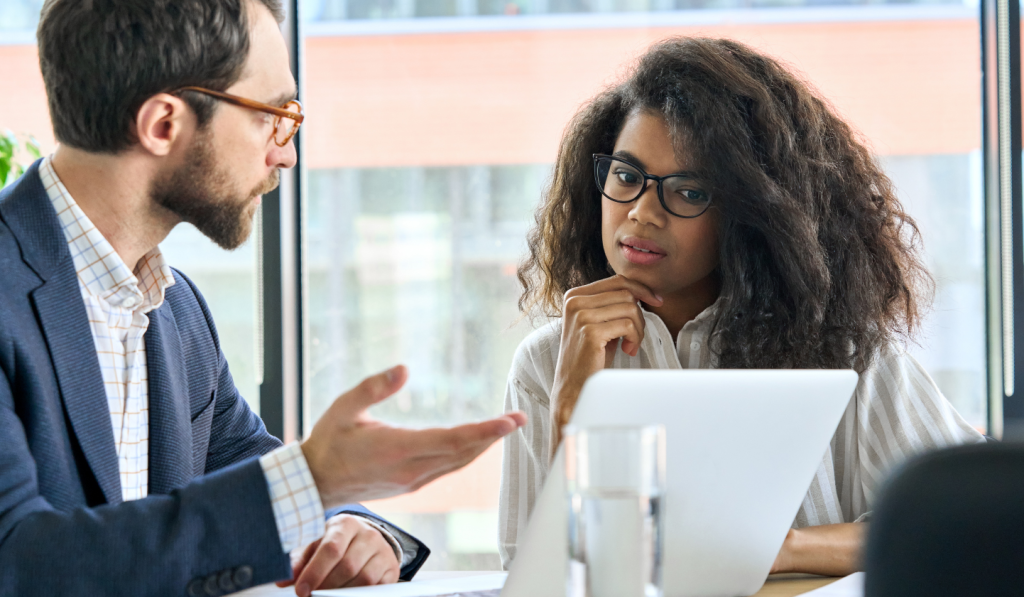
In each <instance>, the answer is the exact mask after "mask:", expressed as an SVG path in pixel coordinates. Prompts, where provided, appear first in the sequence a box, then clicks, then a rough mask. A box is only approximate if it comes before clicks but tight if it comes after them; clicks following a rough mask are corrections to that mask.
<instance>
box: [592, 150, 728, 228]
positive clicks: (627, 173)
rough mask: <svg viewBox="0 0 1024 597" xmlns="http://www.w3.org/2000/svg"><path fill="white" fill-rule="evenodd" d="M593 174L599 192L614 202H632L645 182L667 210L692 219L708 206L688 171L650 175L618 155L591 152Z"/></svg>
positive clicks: (707, 197)
mask: <svg viewBox="0 0 1024 597" xmlns="http://www.w3.org/2000/svg"><path fill="white" fill-rule="evenodd" d="M594 176H595V178H596V179H597V188H599V189H601V194H602V195H604V196H605V197H607V198H609V199H611V200H612V201H615V202H616V203H632V202H633V201H636V200H637V199H639V198H640V196H641V195H643V194H644V191H646V190H647V181H650V180H653V181H654V182H655V183H656V184H657V185H658V201H660V202H661V206H662V207H664V208H665V211H667V212H668V213H670V214H672V215H674V216H678V217H680V218H696V217H697V216H699V215H701V214H702V213H704V212H705V211H707V209H708V206H709V205H711V195H709V194H708V192H707V191H704V190H702V189H701V188H700V187H699V185H698V184H697V179H696V178H694V177H693V176H692V175H689V174H671V175H669V176H654V175H653V174H648V173H646V172H644V170H643V168H641V167H640V166H636V165H634V164H631V163H629V162H627V161H626V160H624V159H622V158H617V157H613V156H610V155H604V154H600V153H595V154H594Z"/></svg>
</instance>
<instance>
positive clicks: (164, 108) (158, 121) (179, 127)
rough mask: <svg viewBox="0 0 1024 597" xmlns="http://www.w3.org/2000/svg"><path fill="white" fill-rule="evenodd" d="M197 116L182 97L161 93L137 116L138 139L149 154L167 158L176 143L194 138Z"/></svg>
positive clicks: (141, 108)
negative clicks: (192, 136) (192, 135)
mask: <svg viewBox="0 0 1024 597" xmlns="http://www.w3.org/2000/svg"><path fill="white" fill-rule="evenodd" d="M195 128H196V116H195V114H194V113H193V112H192V110H191V109H190V108H189V107H188V104H186V103H185V101H184V100H182V99H181V98H180V97H177V96H174V95H171V94H169V93H158V94H156V95H154V96H153V97H151V98H149V99H148V100H146V101H145V103H143V104H142V107H140V108H139V111H138V112H136V114H135V136H136V137H137V138H138V141H139V145H140V146H142V148H143V149H145V150H146V151H148V152H149V153H151V154H153V155H155V156H160V157H164V156H167V155H169V154H170V153H171V149H172V148H173V147H174V145H175V143H177V142H180V141H181V139H183V138H188V137H191V133H192V132H194V131H195Z"/></svg>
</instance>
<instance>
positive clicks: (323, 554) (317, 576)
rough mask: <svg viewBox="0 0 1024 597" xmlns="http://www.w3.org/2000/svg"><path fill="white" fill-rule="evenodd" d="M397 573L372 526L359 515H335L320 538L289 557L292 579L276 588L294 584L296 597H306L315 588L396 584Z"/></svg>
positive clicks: (391, 555)
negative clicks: (290, 558) (290, 559)
mask: <svg viewBox="0 0 1024 597" xmlns="http://www.w3.org/2000/svg"><path fill="white" fill-rule="evenodd" d="M400 571H401V564H400V562H399V561H398V558H397V557H396V556H395V550H394V548H393V547H392V546H391V543H389V542H388V541H387V539H385V538H384V536H383V535H381V534H380V531H379V530H377V528H376V527H374V526H373V525H371V524H370V523H368V522H366V520H365V519H363V518H361V517H359V516H353V515H351V514H338V515H336V516H332V517H331V518H330V519H329V520H328V521H327V530H326V532H325V533H324V536H323V537H322V538H320V539H317V540H316V541H314V542H312V543H310V544H309V545H307V546H306V548H305V549H303V550H302V553H301V554H299V552H298V550H296V552H294V553H293V554H292V580H286V581H281V582H279V583H277V586H279V587H287V586H289V585H292V584H294V585H295V594H296V595H298V596H299V597H309V594H310V592H312V591H316V590H318V589H340V588H343V587H362V586H366V585H383V584H389V583H393V582H397V581H398V576H399V574H400Z"/></svg>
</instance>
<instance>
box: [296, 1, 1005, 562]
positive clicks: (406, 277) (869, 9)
mask: <svg viewBox="0 0 1024 597" xmlns="http://www.w3.org/2000/svg"><path fill="white" fill-rule="evenodd" d="M826 4H827V6H824V5H826ZM302 6H303V9H304V30H305V38H304V40H303V43H304V51H305V60H306V63H305V73H306V77H305V81H304V85H305V96H304V100H305V102H306V107H307V114H308V120H307V125H306V127H304V128H303V131H304V135H305V139H304V143H305V152H304V154H303V155H304V156H305V166H306V167H307V168H308V179H307V180H308V185H307V187H306V194H305V197H304V201H305V211H304V220H303V224H304V230H305V236H304V239H305V243H306V252H305V260H306V264H305V275H306V284H307V294H306V300H307V305H306V307H307V308H306V310H305V313H306V322H305V324H306V333H305V336H304V337H305V340H306V353H305V354H306V361H305V364H306V368H307V370H306V378H305V379H306V384H305V392H306V396H305V400H306V402H305V405H306V408H305V410H304V415H305V428H306V429H309V428H310V426H311V425H312V423H313V422H315V420H316V419H317V417H318V416H319V415H320V413H322V412H323V410H324V409H325V408H326V406H327V405H328V404H329V403H330V402H331V401H332V400H333V399H334V398H335V397H336V396H337V395H338V394H340V393H341V392H342V391H344V390H345V389H347V388H349V387H351V386H352V385H354V384H355V383H357V382H358V381H359V380H360V379H361V378H362V377H363V376H365V375H367V374H370V373H373V372H375V371H378V370H381V369H383V368H385V367H387V366H389V365H392V364H394V363H397V362H403V363H406V364H407V365H409V367H410V369H411V373H412V375H411V378H410V381H409V385H408V386H407V387H406V389H405V390H403V391H402V392H401V393H400V394H399V395H398V396H397V397H395V398H394V399H392V400H390V401H388V402H385V403H384V404H381V405H380V406H378V407H375V409H374V414H375V415H376V416H378V417H380V418H382V419H384V420H387V421H392V422H396V423H403V424H408V425H433V424H453V423H457V422H461V421H466V420H471V419H475V418H479V417H484V416H490V415H494V414H497V413H499V412H501V409H502V398H503V394H504V389H505V380H506V377H507V374H508V370H509V366H510V364H511V359H512V355H513V352H514V350H515V347H516V346H517V345H518V343H519V341H520V340H521V339H522V338H523V337H524V336H525V335H526V334H527V333H529V331H530V330H531V329H532V322H530V321H528V320H521V319H520V316H519V313H518V311H517V307H516V301H517V298H518V296H519V292H520V287H519V284H518V281H517V279H516V275H515V270H516V265H517V263H518V261H519V260H520V259H521V258H522V256H523V253H524V248H525V234H526V232H527V230H528V229H529V227H530V225H531V223H532V214H533V210H534V209H535V207H536V206H537V204H538V201H539V200H540V197H541V195H542V193H543V190H544V187H545V185H546V184H547V182H548V177H549V175H550V172H551V164H552V163H553V161H554V159H555V154H556V151H557V148H558V141H559V138H560V136H561V134H562V131H563V129H564V127H565V126H566V124H567V123H568V121H569V119H570V118H571V117H572V115H573V114H574V113H575V111H576V110H577V109H578V107H579V106H580V104H581V103H582V102H584V101H586V100H587V99H588V98H590V97H592V96H593V95H594V94H596V93H597V92H598V91H600V90H601V89H602V88H603V87H604V86H606V85H608V84H610V83H612V82H614V81H616V80H617V79H618V77H619V76H621V75H622V73H623V72H625V70H626V69H627V68H628V66H629V65H630V63H631V61H632V60H634V59H635V57H637V56H638V55H640V54H641V53H643V51H644V50H645V48H647V47H648V46H649V45H650V44H651V43H653V42H655V41H657V40H660V39H663V38H665V37H668V36H672V35H705V36H719V37H729V38H733V39H737V40H740V41H743V42H745V43H748V44H750V45H753V46H755V47H757V48H759V49H761V50H763V51H765V52H767V53H769V54H771V55H774V56H776V57H778V58H780V59H782V60H783V61H785V62H787V63H788V64H789V65H791V66H792V67H793V68H795V69H797V70H799V71H801V72H802V73H803V74H804V76H805V77H806V79H807V80H809V81H811V82H812V83H813V84H814V85H815V87H817V88H818V89H819V90H820V91H821V92H822V93H823V94H824V96H825V97H827V98H828V99H829V101H831V102H832V103H833V104H834V106H835V107H836V109H837V110H838V111H839V112H840V113H841V114H842V115H843V116H844V117H845V118H846V119H847V120H848V121H849V122H850V123H851V124H852V125H853V126H854V127H856V128H857V129H858V130H859V131H861V133H862V135H863V138H864V139H865V140H866V141H867V142H868V143H869V144H870V146H871V147H872V148H873V151H874V152H875V153H876V155H877V156H878V158H879V160H880V161H881V163H882V164H883V166H884V167H885V169H886V171H887V172H888V173H889V174H890V176H891V177H892V179H893V181H894V182H895V184H896V186H897V188H898V191H899V195H900V197H901V199H902V200H903V202H904V204H905V205H906V206H907V207H908V209H909V211H910V212H911V214H912V215H913V216H914V217H915V218H916V219H917V222H918V224H919V226H920V228H921V233H922V237H923V250H924V254H925V258H926V260H927V264H928V266H929V267H930V268H931V271H932V273H933V275H934V276H935V281H936V295H935V303H934V308H933V309H932V310H931V311H930V312H929V315H928V318H927V320H926V324H925V326H924V327H925V329H924V333H923V334H922V335H921V336H920V337H919V338H918V341H917V343H916V344H912V345H911V346H910V350H911V352H912V353H913V354H914V355H915V356H916V357H917V358H918V359H919V360H920V361H921V362H922V363H923V364H924V366H925V367H926V368H927V370H928V371H929V372H930V373H931V375H932V376H933V377H934V378H935V380H936V381H937V383H938V384H939V386H940V387H941V388H942V390H943V391H944V392H945V394H946V395H947V396H948V398H949V399H950V400H951V401H952V402H953V404H954V405H956V407H957V408H958V409H959V410H960V412H961V413H962V414H963V415H964V416H965V417H966V418H967V419H968V421H970V423H971V424H973V425H975V426H978V427H979V428H982V427H984V425H985V420H986V407H985V343H984V329H985V322H984V287H983V271H982V268H983V259H982V205H981V167H980V153H979V148H980V122H981V116H980V115H981V109H980V92H979V88H980V71H979V64H980V56H979V25H978V19H977V7H976V5H965V4H962V3H958V2H920V3H914V2H911V3H907V2H902V1H901V2H897V3H891V4H889V3H861V2H842V1H839V2H818V1H817V0H806V1H805V0H769V1H758V0H754V1H749V0H748V1H744V2H737V1H736V0H711V1H707V2H704V1H700V0H515V1H506V0H307V1H304V3H303V5H302ZM609 13H618V14H609ZM938 123H941V125H940V124H938ZM500 460H501V456H500V448H499V447H495V448H493V449H492V450H490V451H488V452H487V453H486V454H484V456H482V457H481V458H480V459H478V460H477V461H476V462H474V463H473V464H471V465H470V466H468V467H467V468H466V469H464V470H462V471H459V472H457V473H455V474H452V475H450V476H448V477H445V478H444V480H443V481H439V482H436V483H434V484H432V485H429V486H427V487H426V488H424V489H422V490H421V491H420V492H418V493H416V494H413V495H410V496H404V497H399V498H394V499H390V500H384V501H380V502H375V503H372V504H369V505H370V506H371V507H373V508H376V509H377V510H378V511H380V512H381V513H382V514H386V515H387V516H389V517H391V518H393V519H394V520H395V521H396V522H398V523H400V524H404V525H407V528H409V529H410V530H411V531H413V532H414V533H417V534H418V535H419V536H421V538H423V539H424V540H425V541H426V542H427V543H428V544H429V545H430V546H431V548H432V549H433V555H432V556H431V559H430V560H429V561H428V562H427V564H426V566H427V569H446V568H447V569H457V568H481V569H497V567H498V559H497V555H496V535H497V531H496V529H497V517H496V507H497V495H498V479H499V474H500V470H499V469H500Z"/></svg>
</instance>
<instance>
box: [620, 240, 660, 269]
mask: <svg viewBox="0 0 1024 597" xmlns="http://www.w3.org/2000/svg"><path fill="white" fill-rule="evenodd" d="M619 248H620V249H621V250H622V254H623V255H624V256H625V257H626V260H627V261H629V262H630V263H635V264H637V265H650V264H651V263H654V262H656V261H659V260H661V259H663V258H664V257H665V250H664V249H662V248H661V247H659V246H658V245H657V243H654V242H652V241H649V240H645V239H642V238H631V237H626V238H624V239H622V240H621V241H619Z"/></svg>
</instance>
